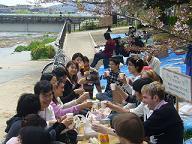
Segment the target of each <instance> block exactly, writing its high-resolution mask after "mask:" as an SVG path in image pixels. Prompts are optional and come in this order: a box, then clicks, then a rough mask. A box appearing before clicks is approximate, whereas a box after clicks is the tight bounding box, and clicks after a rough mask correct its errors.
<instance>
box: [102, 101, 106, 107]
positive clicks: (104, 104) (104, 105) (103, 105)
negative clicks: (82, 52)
mask: <svg viewBox="0 0 192 144" xmlns="http://www.w3.org/2000/svg"><path fill="white" fill-rule="evenodd" d="M101 108H103V109H104V108H106V101H101Z"/></svg>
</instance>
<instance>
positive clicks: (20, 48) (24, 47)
mask: <svg viewBox="0 0 192 144" xmlns="http://www.w3.org/2000/svg"><path fill="white" fill-rule="evenodd" d="M22 51H28V50H27V47H26V46H17V47H16V48H15V52H22Z"/></svg>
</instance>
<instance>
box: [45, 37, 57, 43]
mask: <svg viewBox="0 0 192 144" xmlns="http://www.w3.org/2000/svg"><path fill="white" fill-rule="evenodd" d="M55 40H56V38H53V37H45V38H43V40H42V43H43V44H48V43H51V42H54V41H55Z"/></svg>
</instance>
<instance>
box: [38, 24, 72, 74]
mask: <svg viewBox="0 0 192 144" xmlns="http://www.w3.org/2000/svg"><path fill="white" fill-rule="evenodd" d="M66 26H67V23H66V22H65V23H64V25H63V29H62V31H61V33H60V35H59V36H58V37H59V40H56V43H55V44H54V47H55V49H56V54H55V56H54V58H53V61H52V62H50V63H48V64H47V65H46V66H45V67H44V68H43V70H42V72H41V73H47V72H52V71H53V69H55V68H57V67H64V66H65V65H66V63H67V62H68V61H69V58H68V57H67V56H66V55H65V54H64V51H63V44H64V41H65V35H66V29H67V28H66ZM57 41H58V42H57Z"/></svg>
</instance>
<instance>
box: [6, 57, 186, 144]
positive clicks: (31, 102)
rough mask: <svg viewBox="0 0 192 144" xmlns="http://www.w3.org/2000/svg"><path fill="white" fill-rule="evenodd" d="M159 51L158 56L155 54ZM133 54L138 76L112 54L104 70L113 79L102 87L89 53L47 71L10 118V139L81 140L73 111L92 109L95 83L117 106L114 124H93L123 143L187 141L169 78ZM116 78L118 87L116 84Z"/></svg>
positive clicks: (14, 143)
mask: <svg viewBox="0 0 192 144" xmlns="http://www.w3.org/2000/svg"><path fill="white" fill-rule="evenodd" d="M150 57H153V56H150ZM147 59H148V58H146V59H140V58H139V57H136V56H132V57H129V58H128V59H127V62H126V64H127V68H128V71H129V73H131V74H132V75H133V77H132V78H130V77H128V76H126V75H125V74H122V73H123V72H121V71H120V62H119V59H117V58H115V57H112V58H110V59H109V67H110V69H109V70H107V71H106V72H105V73H104V74H103V78H104V79H106V80H107V85H106V89H105V92H102V88H101V84H100V75H99V73H98V71H97V70H96V69H94V68H92V67H90V65H89V59H88V58H87V57H86V56H83V55H82V54H81V53H75V54H74V55H73V57H72V60H71V61H69V62H68V63H67V64H66V66H65V67H57V68H55V69H54V70H53V71H52V72H50V73H43V74H42V76H41V78H40V79H39V81H38V82H37V83H36V84H35V85H34V93H25V94H22V95H21V96H20V98H19V100H18V103H17V108H16V115H14V116H13V117H12V118H10V119H9V120H8V121H7V128H6V130H5V131H6V132H7V135H6V139H5V142H4V143H6V144H50V143H55V144H57V143H58V144H59V143H66V144H75V143H78V141H77V135H78V132H77V131H76V130H75V129H74V128H70V125H71V124H72V123H73V118H72V117H68V116H67V115H68V113H73V114H74V115H76V114H82V115H86V113H87V112H88V111H89V110H90V109H91V107H92V102H91V101H87V99H93V88H94V86H95V87H96V89H97V92H98V93H97V94H96V98H97V99H99V100H100V101H106V102H105V105H106V106H107V107H108V108H110V109H111V110H112V113H111V114H110V115H109V118H110V119H111V128H109V127H106V126H104V125H102V124H94V123H93V124H92V129H93V130H95V131H96V132H99V133H105V134H112V135H116V136H118V138H119V141H120V143H121V144H142V143H157V144H182V142H183V122H182V120H181V118H180V116H179V115H178V113H177V111H176V109H175V108H174V105H173V103H171V102H169V101H166V99H165V90H164V86H163V81H162V79H161V77H160V76H159V72H158V69H155V70H154V68H155V66H156V65H149V64H150V61H147ZM111 84H113V86H115V88H113V89H112V88H111Z"/></svg>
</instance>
